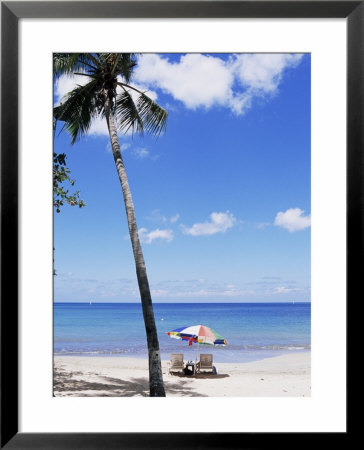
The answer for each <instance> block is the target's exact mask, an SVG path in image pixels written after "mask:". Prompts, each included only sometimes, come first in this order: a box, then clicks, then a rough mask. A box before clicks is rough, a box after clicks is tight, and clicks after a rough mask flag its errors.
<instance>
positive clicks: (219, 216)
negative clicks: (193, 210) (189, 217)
mask: <svg viewBox="0 0 364 450" xmlns="http://www.w3.org/2000/svg"><path fill="white" fill-rule="evenodd" d="M235 223H236V219H235V217H234V215H233V214H231V213H230V212H229V211H227V212H226V213H223V212H220V213H217V212H213V213H212V214H210V221H207V222H203V223H195V224H194V225H192V227H190V228H188V227H186V226H184V225H181V230H182V232H183V234H189V235H191V236H210V235H212V234H216V233H225V232H226V231H227V230H228V229H229V228H231V227H233V226H234V225H235Z"/></svg>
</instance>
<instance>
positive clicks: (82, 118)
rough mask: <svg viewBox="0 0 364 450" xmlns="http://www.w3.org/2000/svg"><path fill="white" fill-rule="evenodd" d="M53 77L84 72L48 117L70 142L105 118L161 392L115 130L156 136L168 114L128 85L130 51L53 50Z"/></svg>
mask: <svg viewBox="0 0 364 450" xmlns="http://www.w3.org/2000/svg"><path fill="white" fill-rule="evenodd" d="M53 63H54V64H53V65H54V76H55V77H57V76H59V75H61V74H67V73H73V74H76V75H82V76H85V77H87V79H86V80H87V81H86V84H84V85H78V86H76V87H75V88H74V89H73V90H72V91H71V92H69V93H68V94H67V95H66V96H65V98H64V99H63V103H61V104H60V105H59V106H57V107H55V108H54V117H55V118H56V120H57V121H62V122H64V126H63V128H65V129H66V130H67V131H68V133H69V134H70V136H71V139H72V140H71V142H72V144H74V143H75V142H76V141H77V140H78V139H79V138H80V137H81V136H83V135H84V134H85V133H86V132H87V131H88V129H89V128H90V125H91V122H92V120H93V119H94V118H96V117H97V116H101V117H103V118H105V119H106V123H107V127H108V130H109V136H110V141H111V147H112V152H113V156H114V161H115V165H116V170H117V173H118V176H119V180H120V183H121V188H122V192H123V196H124V203H125V209H126V215H127V220H128V226H129V233H130V239H131V243H132V248H133V253H134V259H135V266H136V274H137V279H138V285H139V291H140V297H141V303H142V310H143V317H144V323H145V329H146V335H147V343H148V355H149V388H150V396H151V397H165V391H164V385H163V377H162V368H161V359H160V351H159V342H158V336H157V328H156V325H155V320H154V312H153V305H152V298H151V294H150V289H149V282H148V277H147V272H146V267H145V262H144V257H143V252H142V248H141V245H140V241H139V235H138V228H137V224H136V220H135V211H134V204H133V200H132V196H131V192H130V188H129V183H128V178H127V174H126V170H125V166H124V162H123V158H122V156H121V151H120V144H119V139H118V135H117V130H118V129H119V130H122V131H124V132H128V131H131V132H132V133H135V132H137V133H139V134H143V132H144V131H146V132H149V133H151V134H154V135H159V134H160V133H161V132H162V131H165V128H166V124H167V117H168V113H167V111H165V110H164V109H163V108H161V107H160V106H159V105H158V104H157V103H155V102H154V101H153V100H152V99H150V98H149V97H148V96H147V95H146V94H145V93H144V92H141V91H140V90H139V89H137V88H136V87H134V86H131V85H130V84H129V83H130V79H131V77H132V73H133V69H134V67H135V66H136V58H135V55H134V54H131V53H55V54H54V57H53Z"/></svg>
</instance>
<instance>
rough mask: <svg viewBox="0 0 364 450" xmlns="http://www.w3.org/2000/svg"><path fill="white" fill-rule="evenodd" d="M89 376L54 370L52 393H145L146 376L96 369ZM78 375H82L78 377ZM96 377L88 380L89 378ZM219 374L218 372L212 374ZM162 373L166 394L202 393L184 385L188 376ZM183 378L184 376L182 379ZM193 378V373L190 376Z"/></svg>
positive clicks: (79, 395)
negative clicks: (119, 375) (122, 376)
mask: <svg viewBox="0 0 364 450" xmlns="http://www.w3.org/2000/svg"><path fill="white" fill-rule="evenodd" d="M87 375H88V376H90V380H85V379H84V377H85V374H84V373H82V372H68V371H64V370H62V369H57V370H55V371H54V378H53V392H54V396H56V397H61V396H70V397H135V396H143V397H148V396H149V380H148V379H147V378H130V379H129V380H122V379H120V378H112V377H107V376H103V375H99V374H97V373H90V374H87ZM81 376H82V377H81ZM96 377H97V380H95V381H92V378H96ZM214 377H215V378H216V377H219V375H214ZM166 378H167V377H164V387H165V390H166V395H167V396H169V395H173V396H181V397H206V396H205V395H202V394H199V393H198V392H196V391H195V389H194V388H193V387H191V386H187V384H188V381H187V379H188V378H191V377H190V376H183V377H179V376H177V377H176V379H175V380H173V381H172V380H168V379H166ZM183 378H185V380H184V379H183ZM192 378H193V377H192Z"/></svg>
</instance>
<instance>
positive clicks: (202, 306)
mask: <svg viewBox="0 0 364 450" xmlns="http://www.w3.org/2000/svg"><path fill="white" fill-rule="evenodd" d="M154 314H155V320H156V325H157V329H158V336H159V346H160V350H161V355H162V359H169V357H170V354H171V353H184V355H185V359H194V358H195V351H196V346H195V344H194V345H193V346H192V347H189V346H188V343H187V342H186V341H182V340H176V339H171V338H170V337H169V336H168V335H167V331H171V330H173V329H175V328H179V327H183V326H186V327H187V326H190V325H197V324H202V325H207V326H209V327H210V328H213V329H214V330H216V331H217V332H218V333H220V334H221V335H222V336H223V337H224V338H225V339H226V340H227V341H228V345H227V346H226V347H213V346H208V345H200V348H199V350H200V352H202V353H204V352H206V353H210V352H212V353H213V354H214V361H216V362H246V361H254V360H259V359H263V358H267V357H272V356H277V355H280V354H283V353H291V352H304V351H308V350H310V348H311V305H310V303H209V304H206V303H155V304H154ZM53 342H54V354H55V355H60V354H61V355H80V356H115V357H122V356H132V357H141V358H146V357H147V344H146V335H145V329H144V321H143V315H142V309H141V305H140V304H139V303H93V304H91V305H90V304H88V303H55V304H54V336H53Z"/></svg>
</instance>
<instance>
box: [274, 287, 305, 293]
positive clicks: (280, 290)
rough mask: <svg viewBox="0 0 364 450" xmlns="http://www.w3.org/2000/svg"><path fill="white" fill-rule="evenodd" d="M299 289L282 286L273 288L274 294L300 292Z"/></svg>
mask: <svg viewBox="0 0 364 450" xmlns="http://www.w3.org/2000/svg"><path fill="white" fill-rule="evenodd" d="M300 291H301V289H298V288H287V287H284V286H280V287H277V288H276V289H275V293H276V294H290V293H292V292H300Z"/></svg>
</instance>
